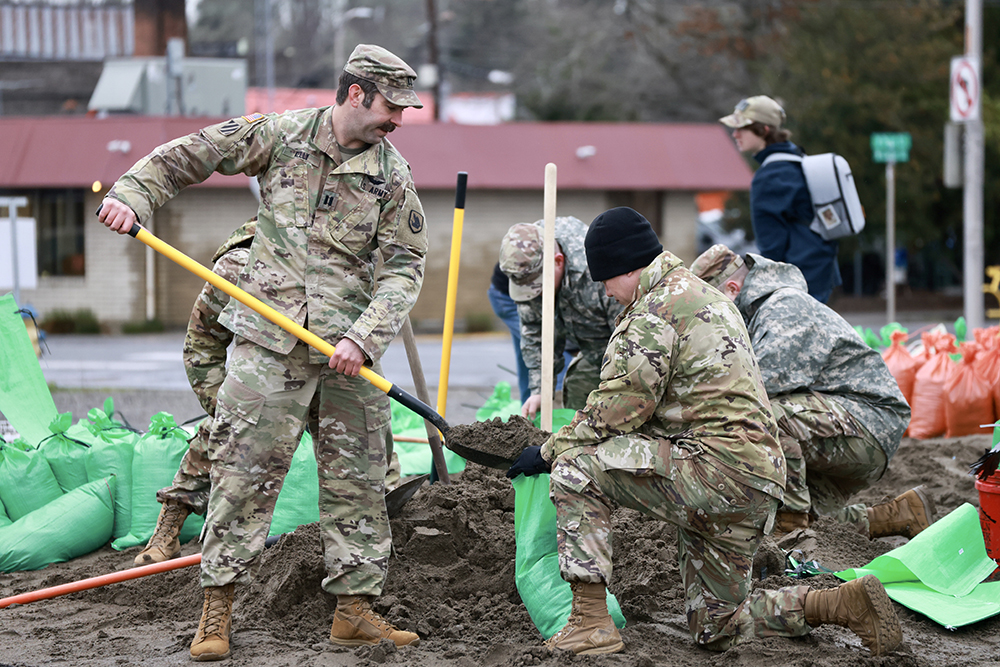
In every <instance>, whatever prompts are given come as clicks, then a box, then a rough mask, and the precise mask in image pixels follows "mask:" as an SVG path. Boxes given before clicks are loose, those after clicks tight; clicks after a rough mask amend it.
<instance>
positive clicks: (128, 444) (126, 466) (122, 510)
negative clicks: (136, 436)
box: [84, 432, 134, 540]
mask: <svg viewBox="0 0 1000 667" xmlns="http://www.w3.org/2000/svg"><path fill="white" fill-rule="evenodd" d="M87 437H88V438H92V440H91V441H90V448H89V449H88V450H87V458H86V459H85V461H84V468H85V470H86V472H87V481H94V480H96V479H101V478H102V477H110V476H111V475H114V476H115V479H116V480H117V481H118V487H117V490H116V491H115V526H114V529H113V530H112V533H111V537H112V539H115V540H117V539H119V538H121V537H125V536H126V535H128V533H129V530H131V528H132V451H133V447H134V445H133V442H134V441H133V440H132V439H127V440H126V439H111V440H104V439H103V438H99V437H97V436H94V435H92V434H90V433H89V432H87Z"/></svg>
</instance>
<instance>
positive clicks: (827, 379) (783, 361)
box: [736, 254, 910, 459]
mask: <svg viewBox="0 0 1000 667" xmlns="http://www.w3.org/2000/svg"><path fill="white" fill-rule="evenodd" d="M747 259H748V263H749V264H750V265H751V268H750V273H748V274H747V276H746V279H745V280H744V281H743V289H742V290H741V291H740V294H739V296H738V297H736V307H737V308H739V310H740V313H742V315H743V319H744V320H745V321H746V323H747V330H748V331H749V332H750V341H751V343H752V344H753V350H754V353H755V354H756V355H757V362H758V363H759V364H760V372H761V376H762V377H763V378H764V387H765V388H766V389H767V395H768V396H770V397H772V398H773V397H775V396H780V395H781V394H789V393H792V392H802V391H816V392H819V393H821V394H823V396H825V397H828V398H830V399H831V400H834V401H837V402H838V403H839V404H841V405H842V406H843V407H844V408H845V409H846V410H847V411H848V412H850V413H851V414H852V415H853V416H854V418H855V419H856V420H857V421H858V423H859V424H860V425H861V426H863V427H864V428H865V429H866V430H867V431H868V432H869V433H871V434H872V435H873V436H874V437H875V439H876V440H877V441H878V442H879V443H880V444H881V445H882V449H883V450H885V455H886V456H887V457H888V458H890V459H891V458H892V456H893V454H895V453H896V448H897V447H899V441H900V439H901V438H902V437H903V431H904V430H905V429H906V425H907V424H908V423H909V421H910V408H909V406H908V405H907V403H906V400H905V399H904V398H903V394H902V392H900V390H899V385H898V384H897V383H896V380H895V379H894V378H893V377H892V374H891V373H890V372H889V369H888V368H887V367H886V365H885V362H884V361H883V360H882V356H881V355H880V354H879V353H878V352H877V351H875V350H873V349H871V348H870V347H868V345H866V344H865V342H864V341H863V340H862V339H861V337H860V336H858V334H857V332H856V331H855V330H854V328H853V327H852V326H851V325H850V324H848V323H847V321H846V320H845V319H844V318H843V317H841V316H840V315H838V314H837V313H836V312H835V311H833V310H832V309H831V308H829V307H828V306H825V305H824V304H822V303H820V302H819V301H817V300H816V299H814V298H812V297H811V296H809V294H808V292H807V289H808V288H807V286H806V280H805V278H803V277H802V272H801V271H799V269H798V268H797V267H795V266H793V265H791V264H785V263H784V262H774V261H772V260H769V259H767V258H765V257H761V256H760V255H753V254H751V255H747Z"/></svg>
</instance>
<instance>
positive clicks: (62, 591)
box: [0, 554, 201, 609]
mask: <svg viewBox="0 0 1000 667" xmlns="http://www.w3.org/2000/svg"><path fill="white" fill-rule="evenodd" d="M200 562H201V554H192V555H190V556H184V557H183V558H174V559H173V560H168V561H166V562H163V563H153V564H152V565H143V566H141V567H134V568H132V569H130V570H122V571H121V572H112V573H111V574H102V575H100V576H97V577H91V578H90V579H81V580H80V581H73V582H70V583H68V584H61V585H59V586H52V587H51V588H43V589H41V590H37V591H32V592H30V593H21V594H20V595H13V596H11V597H9V598H3V599H0V609H3V608H4V607H9V606H10V605H12V604H27V603H29V602H37V601H38V600H48V599H49V598H55V597H59V596H60V595H68V594H70V593H78V592H80V591H86V590H90V589H91V588H100V587H101V586H107V585H108V584H117V583H118V582H120V581H128V580H129V579H139V578H140V577H146V576H149V575H151V574H159V573H160V572H169V571H170V570H179V569H181V568H182V567H190V566H192V565H197V564H198V563H200Z"/></svg>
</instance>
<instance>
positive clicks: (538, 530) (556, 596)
mask: <svg viewBox="0 0 1000 667" xmlns="http://www.w3.org/2000/svg"><path fill="white" fill-rule="evenodd" d="M512 484H513V486H514V538H515V540H516V541H517V551H516V553H515V559H514V583H515V585H516V586H517V592H518V593H519V594H520V595H521V600H522V601H523V602H524V607H525V609H527V610H528V615H529V616H531V621H532V622H533V623H534V624H535V627H536V628H538V631H539V632H540V633H541V634H542V636H543V637H544V638H545V639H548V638H549V637H551V636H552V635H554V634H555V633H557V632H559V630H561V629H562V628H563V626H564V625H566V621H567V620H568V619H569V613H570V609H571V607H572V606H573V592H572V590H571V589H570V585H569V582H567V581H565V580H564V579H563V578H562V576H560V574H559V553H558V549H557V546H556V507H555V505H553V504H552V501H551V500H550V499H549V476H548V475H544V474H543V475H533V476H531V477H527V476H525V475H518V476H517V477H516V478H515V479H514V480H513V482H512ZM607 599H608V611H609V612H610V613H611V618H613V619H614V621H615V625H616V626H618V627H619V628H623V627H625V617H624V616H623V615H622V610H621V607H619V606H618V600H617V598H615V596H614V595H612V594H611V592H610V591H609V592H608V598H607Z"/></svg>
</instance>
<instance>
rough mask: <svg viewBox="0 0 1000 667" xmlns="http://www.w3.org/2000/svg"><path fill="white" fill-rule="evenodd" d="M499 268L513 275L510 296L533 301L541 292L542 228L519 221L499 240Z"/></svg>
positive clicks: (515, 298) (510, 275) (514, 298)
mask: <svg viewBox="0 0 1000 667" xmlns="http://www.w3.org/2000/svg"><path fill="white" fill-rule="evenodd" d="M500 270H501V271H503V272H504V273H505V274H507V277H508V278H510V286H509V289H510V298H511V299H513V300H514V301H531V300H532V299H534V298H535V297H536V296H538V295H539V294H541V293H542V228H541V227H540V226H539V225H532V224H529V223H527V222H519V223H518V224H516V225H514V226H513V227H511V228H510V229H508V230H507V233H506V234H505V235H504V237H503V241H501V242H500Z"/></svg>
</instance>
